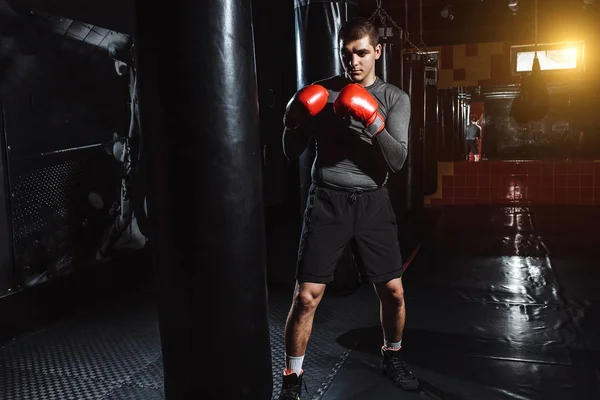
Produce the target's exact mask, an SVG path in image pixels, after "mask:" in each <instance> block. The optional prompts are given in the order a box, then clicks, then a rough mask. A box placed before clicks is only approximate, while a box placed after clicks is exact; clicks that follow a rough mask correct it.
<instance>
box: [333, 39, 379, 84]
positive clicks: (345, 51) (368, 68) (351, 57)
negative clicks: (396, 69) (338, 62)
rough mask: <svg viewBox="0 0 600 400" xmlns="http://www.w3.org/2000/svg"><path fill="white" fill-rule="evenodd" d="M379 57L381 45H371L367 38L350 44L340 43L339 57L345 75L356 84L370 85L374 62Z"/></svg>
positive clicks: (372, 78)
mask: <svg viewBox="0 0 600 400" xmlns="http://www.w3.org/2000/svg"><path fill="white" fill-rule="evenodd" d="M380 56H381V45H380V44H378V45H377V46H376V47H375V48H373V46H372V45H371V41H370V40H369V36H365V37H363V38H362V39H359V40H355V41H352V42H347V43H345V42H342V43H341V49H340V57H341V59H342V64H343V65H344V70H345V71H346V75H347V76H348V78H350V80H352V81H353V82H356V83H366V84H367V85H370V84H371V83H373V82H372V80H374V78H375V60H377V59H379V57H380Z"/></svg>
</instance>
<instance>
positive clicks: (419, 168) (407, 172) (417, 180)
mask: <svg viewBox="0 0 600 400" xmlns="http://www.w3.org/2000/svg"><path fill="white" fill-rule="evenodd" d="M404 71H405V72H404V88H405V92H407V93H408V95H409V97H410V104H411V117H410V125H409V129H408V156H407V158H406V167H405V168H403V170H404V176H405V177H406V186H405V188H406V196H405V198H406V211H407V212H409V213H413V212H418V211H420V210H421V209H422V208H423V129H424V110H425V63H424V60H423V58H422V57H421V56H420V55H417V54H407V55H406V57H405V59H404Z"/></svg>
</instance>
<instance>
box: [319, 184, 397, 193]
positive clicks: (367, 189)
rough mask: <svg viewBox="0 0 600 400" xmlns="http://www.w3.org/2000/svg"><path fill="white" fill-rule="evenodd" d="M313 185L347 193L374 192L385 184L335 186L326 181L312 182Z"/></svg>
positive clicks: (383, 187)
mask: <svg viewBox="0 0 600 400" xmlns="http://www.w3.org/2000/svg"><path fill="white" fill-rule="evenodd" d="M312 184H313V186H315V187H318V188H325V189H330V190H337V191H339V192H347V193H371V192H376V191H378V190H381V189H385V188H386V186H385V185H383V186H377V187H374V188H342V187H337V186H331V185H328V184H326V183H316V182H313V183H312Z"/></svg>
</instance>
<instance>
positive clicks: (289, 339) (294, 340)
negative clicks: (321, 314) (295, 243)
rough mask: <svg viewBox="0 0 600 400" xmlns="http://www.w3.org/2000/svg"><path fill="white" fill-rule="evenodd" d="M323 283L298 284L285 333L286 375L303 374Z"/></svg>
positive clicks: (323, 291)
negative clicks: (303, 363) (303, 364)
mask: <svg viewBox="0 0 600 400" xmlns="http://www.w3.org/2000/svg"><path fill="white" fill-rule="evenodd" d="M325 287H326V286H325V284H323V283H308V282H304V283H298V282H296V288H295V289H294V297H293V299H292V306H291V308H290V312H289V314H288V317H287V321H286V325H285V333H284V339H283V340H284V342H285V371H284V374H291V373H295V374H296V375H298V376H300V375H301V373H302V362H303V361H304V354H305V353H306V347H307V346H308V339H309V338H310V334H311V332H312V327H313V320H314V317H315V311H316V310H317V307H318V305H319V303H320V302H321V299H322V298H323V294H324V293H325Z"/></svg>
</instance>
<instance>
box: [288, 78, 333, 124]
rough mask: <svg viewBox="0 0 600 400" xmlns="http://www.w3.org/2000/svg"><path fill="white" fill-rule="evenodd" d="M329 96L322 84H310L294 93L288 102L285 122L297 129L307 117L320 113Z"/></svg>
mask: <svg viewBox="0 0 600 400" xmlns="http://www.w3.org/2000/svg"><path fill="white" fill-rule="evenodd" d="M328 98H329V92H328V91H327V89H325V88H324V87H323V86H321V85H315V84H313V85H308V86H306V87H304V88H302V89H300V90H299V91H297V92H296V94H294V96H293V97H292V98H291V99H290V101H289V102H288V104H287V107H286V110H285V116H284V119H283V124H284V125H285V127H286V128H288V129H295V128H297V127H298V126H300V125H301V124H302V123H303V122H304V121H305V120H306V119H308V118H310V117H314V116H315V115H317V114H319V113H320V112H321V111H322V110H323V108H325V105H326V104H327V99H328Z"/></svg>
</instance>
